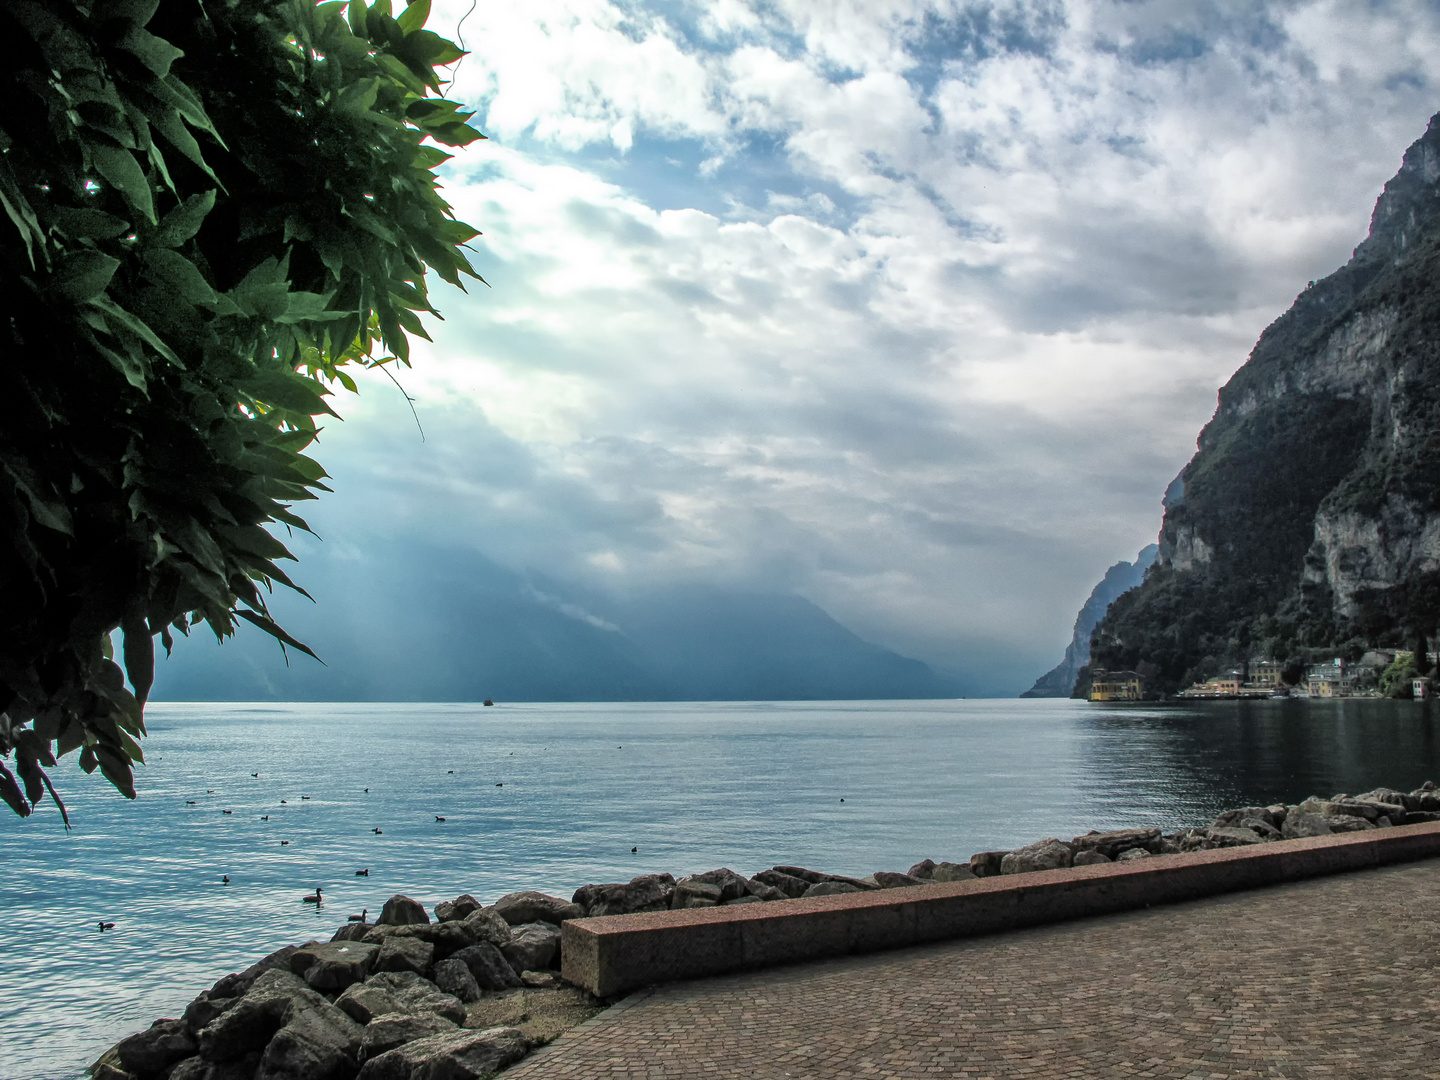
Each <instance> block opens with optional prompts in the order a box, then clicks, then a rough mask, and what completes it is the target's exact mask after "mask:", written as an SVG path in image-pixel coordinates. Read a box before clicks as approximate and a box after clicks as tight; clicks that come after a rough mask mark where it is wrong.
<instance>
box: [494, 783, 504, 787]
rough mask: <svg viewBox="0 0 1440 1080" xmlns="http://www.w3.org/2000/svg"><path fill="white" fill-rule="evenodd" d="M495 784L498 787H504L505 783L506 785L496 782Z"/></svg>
mask: <svg viewBox="0 0 1440 1080" xmlns="http://www.w3.org/2000/svg"><path fill="white" fill-rule="evenodd" d="M495 786H496V787H504V786H505V785H504V784H496V785H495Z"/></svg>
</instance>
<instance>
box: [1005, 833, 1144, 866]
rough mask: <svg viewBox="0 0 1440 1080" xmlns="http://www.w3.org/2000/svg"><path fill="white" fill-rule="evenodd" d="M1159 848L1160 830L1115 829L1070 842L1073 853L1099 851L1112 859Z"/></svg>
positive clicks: (1078, 837)
mask: <svg viewBox="0 0 1440 1080" xmlns="http://www.w3.org/2000/svg"><path fill="white" fill-rule="evenodd" d="M1159 846H1160V830H1159V829H1114V830H1112V831H1110V832H1092V833H1087V834H1086V835H1084V836H1077V837H1075V839H1074V840H1072V841H1070V849H1071V851H1072V852H1076V851H1098V852H1099V853H1100V854H1101V855H1108V856H1109V857H1110V858H1112V859H1113V858H1115V857H1116V856H1117V855H1119V854H1120V853H1121V852H1122V851H1128V850H1129V849H1130V848H1137V847H1138V848H1144V849H1145V850H1146V851H1148V852H1151V853H1152V854H1153V853H1154V852H1156V851H1158V850H1159ZM1021 850H1022V851H1023V850H1024V849H1023V848H1022V849H1021Z"/></svg>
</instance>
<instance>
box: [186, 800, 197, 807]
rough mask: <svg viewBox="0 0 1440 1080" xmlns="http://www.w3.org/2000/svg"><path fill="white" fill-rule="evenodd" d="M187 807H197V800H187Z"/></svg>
mask: <svg viewBox="0 0 1440 1080" xmlns="http://www.w3.org/2000/svg"><path fill="white" fill-rule="evenodd" d="M185 805H186V806H194V805H195V800H194V799H186V800H185Z"/></svg>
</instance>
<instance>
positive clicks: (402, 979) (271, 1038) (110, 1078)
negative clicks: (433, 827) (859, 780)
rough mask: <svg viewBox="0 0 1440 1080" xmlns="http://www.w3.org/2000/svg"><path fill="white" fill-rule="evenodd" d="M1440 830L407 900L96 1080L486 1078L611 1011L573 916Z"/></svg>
mask: <svg viewBox="0 0 1440 1080" xmlns="http://www.w3.org/2000/svg"><path fill="white" fill-rule="evenodd" d="M1425 821H1440V790H1437V788H1436V785H1435V783H1434V782H1433V781H1427V782H1426V783H1425V784H1423V785H1421V786H1420V787H1419V788H1416V789H1415V790H1414V791H1410V792H1401V791H1397V790H1395V789H1392V788H1384V787H1380V788H1375V789H1373V790H1371V791H1368V792H1365V793H1364V794H1361V795H1355V796H1351V795H1346V794H1339V795H1334V796H1331V797H1330V798H1328V799H1326V798H1320V797H1318V796H1312V797H1311V798H1308V799H1305V800H1304V801H1302V802H1300V803H1297V804H1294V805H1287V804H1283V803H1276V804H1273V805H1270V806H1249V807H1241V808H1238V809H1234V810H1228V811H1226V812H1224V813H1222V814H1220V815H1219V816H1218V817H1217V818H1215V820H1214V821H1213V822H1212V823H1211V824H1210V825H1206V826H1196V827H1190V828H1183V829H1179V830H1175V831H1171V832H1164V831H1162V830H1161V829H1159V828H1127V829H1119V830H1111V831H1108V832H1100V831H1092V832H1089V833H1086V834H1085V835H1083V836H1077V837H1074V838H1073V839H1071V840H1068V841H1065V840H1060V839H1057V838H1054V837H1047V838H1045V839H1043V840H1039V841H1036V842H1035V843H1032V844H1027V845H1025V846H1023V847H1020V848H1016V849H1013V850H1009V851H983V852H978V853H976V854H974V855H971V856H970V858H969V860H968V861H966V862H949V861H939V862H937V861H935V860H933V859H925V860H923V861H921V862H919V863H916V864H915V865H914V866H912V867H910V868H909V870H908V871H906V872H904V873H901V872H898V871H877V872H876V873H874V874H872V875H869V876H868V877H863V878H853V877H847V876H844V875H840V874H828V873H823V872H821V871H816V870H810V869H807V868H805V867H800V866H788V865H786V866H775V867H772V868H771V869H768V870H761V871H759V872H758V873H756V874H755V875H753V876H752V877H745V876H743V875H741V874H738V873H736V872H735V871H733V870H730V869H728V868H721V869H717V870H711V871H707V872H705V873H701V874H691V875H688V876H685V877H681V878H678V879H677V878H676V877H674V876H673V875H671V874H646V875H642V876H640V877H636V878H634V879H632V880H631V881H629V882H625V883H610V884H593V885H584V886H581V887H580V888H579V889H577V890H575V892H574V894H573V896H572V898H571V899H570V900H568V901H567V900H564V899H562V898H561V897H558V896H551V895H548V894H546V893H542V892H536V891H525V892H514V893H509V894H507V895H505V896H502V897H500V898H499V899H498V900H496V901H495V902H494V903H493V904H490V905H485V904H482V903H481V902H480V901H479V900H477V899H476V898H475V897H473V896H470V895H461V896H458V897H456V898H455V899H454V900H452V901H445V902H441V903H438V904H436V905H435V906H434V909H433V919H432V913H431V912H427V911H426V910H425V908H424V906H423V905H421V904H420V903H418V902H417V901H415V900H413V899H411V898H409V897H406V896H402V895H397V896H394V897H391V898H390V900H388V901H387V902H386V903H385V906H384V907H383V909H382V910H381V912H380V915H379V916H378V917H377V918H376V920H375V922H374V923H370V922H368V921H365V920H364V919H363V918H362V917H361V916H351V917H350V919H349V920H348V921H347V922H345V923H344V924H342V925H341V926H340V927H339V928H338V929H337V930H336V932H335V934H334V936H333V937H332V938H331V940H330V941H328V942H319V941H310V942H306V943H304V944H302V945H291V946H286V947H285V948H282V949H279V950H277V951H276V952H274V953H271V954H270V955H269V956H266V957H265V958H264V959H262V960H260V961H258V962H257V963H255V964H254V965H252V966H251V967H249V968H247V969H246V970H245V971H243V972H238V973H232V974H229V975H226V976H225V977H224V978H222V979H220V980H219V981H218V982H216V983H215V984H214V985H213V986H211V987H210V989H208V990H204V991H202V992H201V993H200V994H199V995H198V996H197V997H196V998H195V999H194V1000H193V1001H192V1002H191V1003H190V1004H189V1005H188V1006H187V1007H186V1008H185V1011H184V1014H183V1016H181V1017H178V1018H170V1019H161V1020H157V1021H155V1023H154V1024H153V1025H152V1026H151V1027H150V1028H148V1029H147V1030H145V1031H141V1032H138V1033H136V1034H134V1035H131V1036H129V1037H128V1038H125V1039H122V1040H121V1041H120V1042H119V1043H117V1044H116V1045H115V1046H113V1047H111V1048H110V1049H109V1050H108V1051H106V1052H105V1054H103V1055H102V1056H101V1057H100V1059H99V1060H98V1061H96V1062H95V1063H94V1064H93V1065H91V1066H90V1067H89V1069H88V1070H87V1071H88V1072H89V1074H90V1076H91V1077H93V1078H94V1080H428V1078H432V1077H437V1076H445V1077H447V1078H453V1080H479V1078H481V1077H486V1076H492V1075H494V1074H495V1073H497V1072H499V1071H501V1070H503V1069H504V1068H506V1067H507V1066H509V1065H510V1064H512V1063H514V1062H515V1061H518V1060H520V1059H521V1058H522V1057H524V1056H526V1055H527V1054H528V1053H530V1052H531V1051H532V1050H534V1049H536V1048H538V1047H540V1046H543V1045H545V1044H546V1043H548V1042H550V1041H551V1040H553V1039H554V1038H556V1037H557V1036H558V1035H560V1034H561V1033H562V1032H564V1031H566V1030H568V1029H569V1028H571V1027H574V1026H575V1025H577V1024H579V1023H582V1022H583V1021H585V1020H586V1019H588V1018H589V1017H591V1016H593V1015H594V1014H595V1013H597V1012H599V1011H600V1010H601V1009H603V1008H605V1007H606V1006H607V1005H608V1004H611V1002H609V1001H606V1000H603V999H600V998H596V997H594V996H592V995H591V994H589V993H588V992H586V991H585V990H583V989H581V988H579V987H576V986H572V985H569V984H567V983H565V982H564V980H563V979H561V977H560V975H559V968H560V939H561V933H560V925H561V923H563V922H565V921H566V920H568V919H579V918H603V917H606V916H610V915H625V914H634V913H638V912H647V911H664V910H674V909H680V908H700V907H714V906H718V905H736V904H759V903H767V902H776V901H782V900H790V899H797V898H801V897H817V896H831V895H838V894H842V893H853V892H864V891H869V890H879V889H893V888H906V887H915V886H924V885H927V884H932V883H936V882H953V881H965V880H970V879H976V878H984V877H992V876H996V875H1003V874H1024V873H1031V872H1035V871H1041V870H1055V869H1062V868H1066V867H1071V866H1088V865H1095V864H1099V863H1108V862H1127V861H1130V860H1134V859H1145V858H1151V857H1154V856H1157V855H1165V854H1175V853H1181V852H1191V851H1205V850H1211V849H1215V848H1224V847H1241V846H1247V845H1253V844H1265V843H1273V842H1275V841H1278V840H1283V839H1295V838H1299V837H1309V836H1325V835H1330V834H1333V833H1346V832H1360V831H1366V830H1373V829H1385V828H1389V827H1392V826H1396V825H1403V824H1413V823H1416V822H1425Z"/></svg>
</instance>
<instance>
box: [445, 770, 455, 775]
mask: <svg viewBox="0 0 1440 1080" xmlns="http://www.w3.org/2000/svg"><path fill="white" fill-rule="evenodd" d="M447 772H448V773H449V775H451V776H454V775H455V770H454V769H449V770H447Z"/></svg>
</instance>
